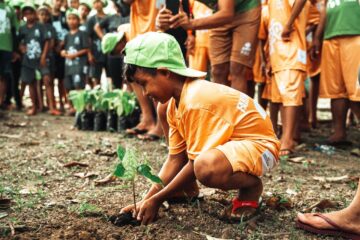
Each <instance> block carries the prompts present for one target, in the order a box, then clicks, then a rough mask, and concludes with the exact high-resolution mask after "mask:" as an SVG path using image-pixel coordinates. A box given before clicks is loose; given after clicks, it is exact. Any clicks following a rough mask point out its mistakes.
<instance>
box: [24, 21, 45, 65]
mask: <svg viewBox="0 0 360 240" xmlns="http://www.w3.org/2000/svg"><path fill="white" fill-rule="evenodd" d="M47 39H48V38H47V35H46V31H45V27H44V25H42V24H40V23H35V24H34V25H33V26H32V27H31V28H28V26H27V25H26V24H25V25H22V26H21V27H20V28H19V43H20V44H24V45H25V46H26V53H25V54H24V56H23V59H22V65H23V66H26V67H29V68H38V67H39V61H40V57H41V53H42V49H43V47H44V43H45V41H46V40H47Z"/></svg>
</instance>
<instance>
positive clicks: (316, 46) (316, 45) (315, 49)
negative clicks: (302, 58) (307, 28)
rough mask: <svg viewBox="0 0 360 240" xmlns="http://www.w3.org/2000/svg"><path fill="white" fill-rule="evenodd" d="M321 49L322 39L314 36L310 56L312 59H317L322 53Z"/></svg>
mask: <svg viewBox="0 0 360 240" xmlns="http://www.w3.org/2000/svg"><path fill="white" fill-rule="evenodd" d="M320 49H321V41H320V39H318V38H316V37H315V38H314V39H313V42H312V47H311V49H310V58H311V60H315V59H317V58H318V57H319V55H320Z"/></svg>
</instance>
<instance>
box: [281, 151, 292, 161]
mask: <svg viewBox="0 0 360 240" xmlns="http://www.w3.org/2000/svg"><path fill="white" fill-rule="evenodd" d="M281 152H283V154H281ZM284 152H285V153H284ZM279 156H280V159H281V160H287V159H289V158H291V157H293V156H294V151H293V150H291V149H280V151H279Z"/></svg>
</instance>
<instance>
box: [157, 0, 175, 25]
mask: <svg viewBox="0 0 360 240" xmlns="http://www.w3.org/2000/svg"><path fill="white" fill-rule="evenodd" d="M172 16H173V15H172V12H171V11H170V10H169V9H167V8H166V6H165V5H164V6H163V7H162V8H161V10H160V11H159V13H158V15H157V16H156V22H155V26H156V28H157V29H158V30H161V31H164V32H165V31H166V30H168V29H169V28H170V24H171V22H170V18H171V17H172Z"/></svg>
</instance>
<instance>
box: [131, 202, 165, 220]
mask: <svg viewBox="0 0 360 240" xmlns="http://www.w3.org/2000/svg"><path fill="white" fill-rule="evenodd" d="M160 205H161V202H159V201H157V200H156V199H155V198H154V197H151V198H149V199H147V200H144V202H143V203H142V204H141V206H140V209H139V212H138V215H137V217H136V218H137V220H138V221H141V224H143V225H148V224H149V223H152V222H153V221H154V220H155V217H156V216H157V214H158V211H159V208H160Z"/></svg>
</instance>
